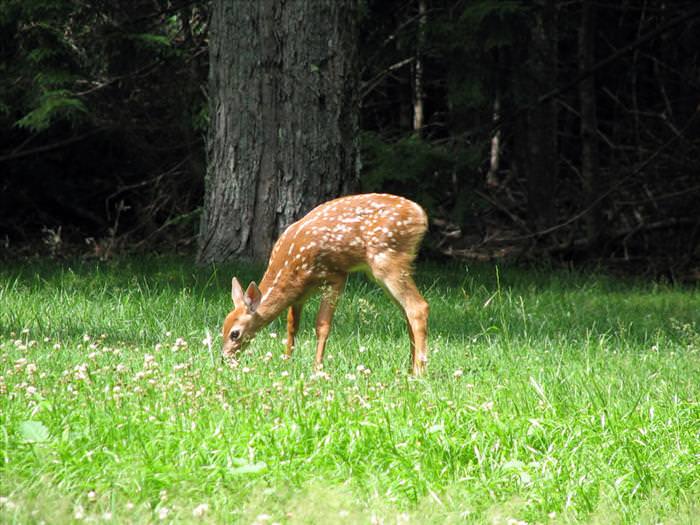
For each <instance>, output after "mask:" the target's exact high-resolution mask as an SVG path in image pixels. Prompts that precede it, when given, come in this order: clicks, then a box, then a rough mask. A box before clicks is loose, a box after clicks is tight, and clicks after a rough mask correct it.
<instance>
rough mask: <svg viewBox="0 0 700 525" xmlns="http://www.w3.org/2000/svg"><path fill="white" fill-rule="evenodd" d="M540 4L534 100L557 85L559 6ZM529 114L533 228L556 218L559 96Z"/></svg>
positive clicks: (535, 40)
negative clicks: (555, 192) (555, 190)
mask: <svg viewBox="0 0 700 525" xmlns="http://www.w3.org/2000/svg"><path fill="white" fill-rule="evenodd" d="M538 7H539V9H538V11H537V13H536V14H535V24H534V27H533V30H532V50H531V53H532V55H531V65H532V75H533V84H532V86H533V93H532V95H534V100H536V99H537V98H539V97H540V96H541V95H542V94H543V93H548V92H550V91H551V90H553V89H555V88H556V86H557V62H558V59H557V7H556V3H555V2H554V0H545V1H543V2H538ZM528 113H529V115H528V121H529V122H528V127H529V133H528V137H529V141H528V143H529V144H528V146H529V147H528V149H529V157H530V163H529V164H530V166H529V167H530V169H529V171H528V173H527V190H528V220H529V223H530V225H531V226H532V228H533V229H534V230H540V229H544V228H546V227H548V226H550V225H551V222H552V218H553V217H554V189H555V188H556V184H557V179H558V175H559V169H558V158H559V157H558V152H557V102H556V99H555V98H552V99H550V100H548V101H546V102H543V103H541V104H537V105H536V106H535V107H533V108H532V109H531V110H530V111H529V112H528Z"/></svg>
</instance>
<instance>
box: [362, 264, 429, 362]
mask: <svg viewBox="0 0 700 525" xmlns="http://www.w3.org/2000/svg"><path fill="white" fill-rule="evenodd" d="M378 259H381V258H379V257H376V258H375V259H374V262H373V263H372V264H371V265H370V268H371V270H372V274H373V275H374V277H375V278H376V279H377V280H378V281H379V282H380V283H381V284H382V285H384V287H385V288H386V289H387V291H388V292H389V294H390V295H391V297H392V298H393V299H394V300H395V301H396V302H397V303H398V304H399V306H400V307H401V309H402V310H403V311H404V315H405V316H406V321H407V324H408V337H409V340H410V342H411V370H412V372H413V374H414V375H417V376H418V375H421V374H422V373H423V372H424V371H425V363H426V362H427V360H428V347H427V338H428V313H429V309H430V308H429V306H428V303H427V302H426V300H425V299H424V298H423V296H422V295H421V294H420V292H419V291H418V288H416V284H415V282H413V278H412V277H411V274H410V272H409V271H408V270H407V269H405V268H410V264H409V263H407V264H396V262H395V261H394V262H393V264H381V262H378Z"/></svg>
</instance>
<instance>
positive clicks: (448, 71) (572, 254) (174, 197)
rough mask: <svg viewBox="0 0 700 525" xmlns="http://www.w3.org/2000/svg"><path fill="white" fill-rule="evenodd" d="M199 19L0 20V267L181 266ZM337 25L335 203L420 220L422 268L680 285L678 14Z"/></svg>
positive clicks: (696, 123) (193, 187)
mask: <svg viewBox="0 0 700 525" xmlns="http://www.w3.org/2000/svg"><path fill="white" fill-rule="evenodd" d="M266 1H272V0H266ZM238 5H239V6H240V8H241V9H243V8H245V6H246V3H244V2H241V3H240V4H238ZM209 9H210V8H209V4H208V2H203V1H164V0H158V1H148V2H146V1H137V2H131V1H130V2H126V1H122V0H117V1H114V2H109V3H104V2H97V1H86V2H81V3H75V2H69V1H65V0H63V1H50V2H49V1H47V0H24V1H20V0H9V1H5V2H3V4H2V7H0V70H2V75H1V76H0V185H1V186H2V192H1V193H0V241H2V247H3V248H2V251H3V252H4V253H5V254H17V253H27V252H36V251H39V250H41V251H43V252H45V253H53V254H56V255H59V254H62V253H73V252H74V251H75V250H76V247H80V248H79V251H81V252H83V253H90V254H94V255H96V256H99V257H109V256H110V255H112V254H114V253H117V252H121V251H125V250H152V249H159V250H168V251H172V250H186V251H191V250H193V249H194V246H195V245H196V236H197V232H198V228H199V221H200V216H201V206H202V202H203V191H204V173H205V171H206V169H205V166H206V158H205V157H206V155H205V143H206V133H207V125H208V119H209V111H208V106H207V89H208V88H207V78H208V68H209V63H208V61H209V53H208V49H207V44H208V39H207V36H208V30H209ZM358 23H359V28H358V30H359V35H360V42H359V52H360V56H361V59H360V65H361V70H360V72H359V73H360V75H361V79H362V80H361V87H360V94H361V109H360V115H359V121H360V126H361V129H362V132H361V136H360V138H361V144H360V145H361V151H362V153H361V159H362V169H361V173H360V180H359V187H358V188H357V189H358V190H366V191H378V190H381V191H391V192H395V193H400V194H402V195H405V196H407V197H410V198H413V199H416V200H418V201H419V202H421V203H422V204H423V205H424V206H425V207H426V208H427V209H428V210H429V213H430V215H431V218H432V223H431V233H430V237H429V239H428V250H427V251H428V252H429V253H432V254H433V255H434V256H438V257H442V256H450V257H459V258H466V259H474V258H476V259H480V260H484V259H502V258H507V259H517V260H522V261H554V262H566V263H570V262H572V263H594V264H598V263H602V264H604V265H606V266H612V267H614V268H615V269H621V270H625V271H634V272H642V273H644V274H646V275H651V276H659V275H664V276H667V277H668V278H670V279H674V280H675V279H679V280H693V279H696V278H697V272H698V260H699V259H700V248H698V245H700V214H699V213H698V199H699V198H700V177H699V176H698V173H700V170H699V168H700V160H699V159H700V154H699V153H700V151H699V149H700V133H699V132H700V118H698V107H699V105H700V57H699V56H698V54H699V53H700V7H698V6H697V4H696V3H695V2H692V1H685V2H684V1H681V2H674V3H664V4H661V3H656V2H648V1H643V0H639V1H625V2H593V1H587V0H584V1H573V2H554V1H551V0H539V1H536V2H516V1H496V0H464V1H446V0H390V1H386V0H383V1H377V0H365V1H363V2H361V3H360V18H359V20H358ZM310 67H311V66H310Z"/></svg>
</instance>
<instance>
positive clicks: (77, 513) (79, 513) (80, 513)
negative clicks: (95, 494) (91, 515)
mask: <svg viewBox="0 0 700 525" xmlns="http://www.w3.org/2000/svg"><path fill="white" fill-rule="evenodd" d="M73 517H74V518H75V519H76V520H78V521H81V520H83V519H85V509H84V508H83V506H82V505H77V506H76V507H75V509H74V510H73Z"/></svg>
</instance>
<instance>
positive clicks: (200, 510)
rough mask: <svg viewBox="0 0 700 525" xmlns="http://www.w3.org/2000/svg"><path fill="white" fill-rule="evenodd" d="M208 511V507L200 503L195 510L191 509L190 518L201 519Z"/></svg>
mask: <svg viewBox="0 0 700 525" xmlns="http://www.w3.org/2000/svg"><path fill="white" fill-rule="evenodd" d="M208 511H209V505H207V504H206V503H200V504H199V505H197V506H196V507H195V508H193V509H192V516H194V517H195V518H201V517H202V516H204V515H205V514H206V513H207V512H208Z"/></svg>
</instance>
